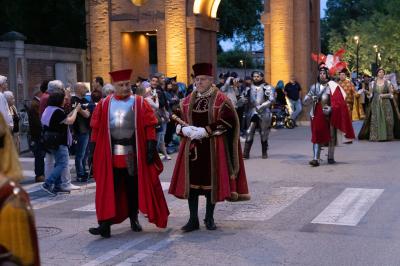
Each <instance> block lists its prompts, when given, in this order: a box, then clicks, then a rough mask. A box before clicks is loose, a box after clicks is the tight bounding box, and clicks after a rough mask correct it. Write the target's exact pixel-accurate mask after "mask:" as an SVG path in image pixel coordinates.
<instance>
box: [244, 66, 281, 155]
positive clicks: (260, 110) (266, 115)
mask: <svg viewBox="0 0 400 266" xmlns="http://www.w3.org/2000/svg"><path fill="white" fill-rule="evenodd" d="M251 77H252V84H251V86H250V87H247V89H246V93H245V95H246V98H247V114H246V118H247V125H248V128H247V132H246V142H245V145H244V153H243V158H244V159H248V158H250V150H251V146H252V145H253V141H254V135H255V133H256V130H258V131H259V132H260V137H261V150H262V158H263V159H266V158H268V153H267V150H268V137H269V132H270V131H271V123H272V113H271V107H272V105H273V104H274V102H275V89H274V88H273V87H272V86H271V85H269V84H268V83H266V82H265V81H264V74H263V73H262V72H260V71H253V73H252V74H251Z"/></svg>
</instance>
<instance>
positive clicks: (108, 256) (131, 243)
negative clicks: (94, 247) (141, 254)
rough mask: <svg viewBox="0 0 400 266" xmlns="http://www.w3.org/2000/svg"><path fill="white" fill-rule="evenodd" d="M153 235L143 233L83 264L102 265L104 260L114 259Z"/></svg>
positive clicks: (90, 265) (87, 265)
mask: <svg viewBox="0 0 400 266" xmlns="http://www.w3.org/2000/svg"><path fill="white" fill-rule="evenodd" d="M151 237H152V235H142V236H140V237H137V238H135V239H134V240H132V241H129V242H128V243H126V244H124V245H122V246H120V247H118V248H114V249H112V250H110V251H108V252H107V253H105V254H104V255H102V256H100V257H98V258H96V259H94V260H92V261H89V262H88V263H86V264H84V265H83V266H96V265H100V264H102V263H103V262H105V261H107V260H110V259H112V258H113V257H115V256H118V255H119V254H121V253H123V252H125V251H127V250H129V249H131V248H133V247H135V246H136V245H138V244H140V243H142V242H144V241H146V240H148V239H150V238H151Z"/></svg>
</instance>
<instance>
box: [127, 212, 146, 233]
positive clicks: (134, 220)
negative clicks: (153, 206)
mask: <svg viewBox="0 0 400 266" xmlns="http://www.w3.org/2000/svg"><path fill="white" fill-rule="evenodd" d="M129 219H130V220H131V229H132V231H133V232H141V231H142V230H143V229H142V226H141V225H140V223H139V219H138V215H137V213H136V214H134V215H132V216H130V217H129Z"/></svg>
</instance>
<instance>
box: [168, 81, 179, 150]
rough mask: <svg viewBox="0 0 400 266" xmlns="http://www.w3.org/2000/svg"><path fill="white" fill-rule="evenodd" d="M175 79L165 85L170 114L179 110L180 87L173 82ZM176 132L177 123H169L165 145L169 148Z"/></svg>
mask: <svg viewBox="0 0 400 266" xmlns="http://www.w3.org/2000/svg"><path fill="white" fill-rule="evenodd" d="M172 80H173V79H170V80H169V81H167V82H166V83H165V96H166V98H167V103H168V104H167V111H168V113H170V114H171V113H172V112H175V110H176V109H178V108H179V101H180V99H179V96H178V85H177V84H176V83H175V84H174V83H173V82H172ZM174 132H175V123H174V122H173V121H169V122H168V123H167V130H166V133H165V143H166V144H167V146H168V145H169V144H170V143H171V141H172V138H173V135H174Z"/></svg>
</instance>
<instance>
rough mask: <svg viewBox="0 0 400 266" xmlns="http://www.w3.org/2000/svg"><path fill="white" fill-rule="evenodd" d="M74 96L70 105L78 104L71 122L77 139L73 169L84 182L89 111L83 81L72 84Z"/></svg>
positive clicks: (85, 179) (86, 174) (86, 175)
mask: <svg viewBox="0 0 400 266" xmlns="http://www.w3.org/2000/svg"><path fill="white" fill-rule="evenodd" d="M74 90H75V96H73V97H72V98H71V103H72V106H76V105H78V104H80V106H81V108H80V110H79V111H78V115H77V117H76V120H75V123H74V124H73V129H74V136H75V139H76V140H77V144H76V151H75V169H76V175H77V181H78V182H86V181H87V178H88V173H87V172H86V160H87V145H88V143H89V133H90V112H89V110H88V106H89V102H88V100H87V99H86V98H85V95H86V92H87V88H86V86H85V84H84V83H81V82H78V83H76V84H75V86H74Z"/></svg>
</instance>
